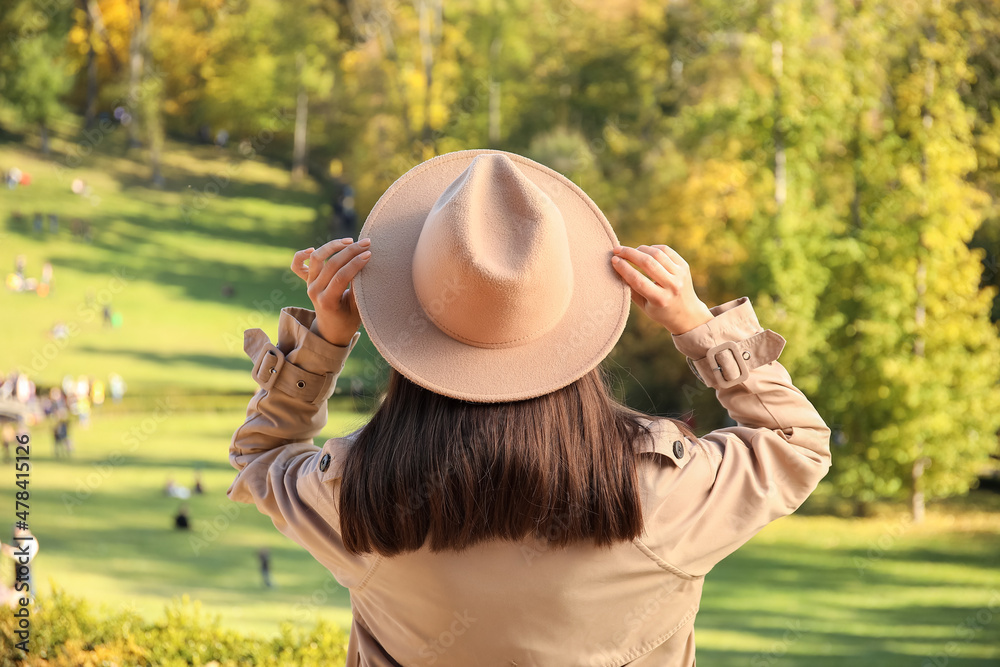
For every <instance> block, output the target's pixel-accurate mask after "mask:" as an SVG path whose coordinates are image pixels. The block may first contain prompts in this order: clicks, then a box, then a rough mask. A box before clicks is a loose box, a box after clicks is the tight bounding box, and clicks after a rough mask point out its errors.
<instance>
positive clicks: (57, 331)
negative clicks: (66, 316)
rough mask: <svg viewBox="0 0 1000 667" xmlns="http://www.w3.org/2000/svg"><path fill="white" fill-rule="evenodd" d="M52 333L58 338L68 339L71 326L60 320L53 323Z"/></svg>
mask: <svg viewBox="0 0 1000 667" xmlns="http://www.w3.org/2000/svg"><path fill="white" fill-rule="evenodd" d="M50 333H51V334H52V337H53V338H54V339H56V340H66V339H67V338H69V327H67V326H66V323H65V322H62V321H59V322H56V323H55V324H53V325H52V331H51V332H50Z"/></svg>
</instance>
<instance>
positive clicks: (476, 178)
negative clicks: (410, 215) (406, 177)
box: [413, 153, 573, 348]
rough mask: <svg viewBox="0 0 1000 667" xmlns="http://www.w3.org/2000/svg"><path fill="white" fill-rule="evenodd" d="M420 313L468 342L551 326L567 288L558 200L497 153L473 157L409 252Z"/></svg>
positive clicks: (506, 341)
mask: <svg viewBox="0 0 1000 667" xmlns="http://www.w3.org/2000/svg"><path fill="white" fill-rule="evenodd" d="M413 286H414V289H415V291H416V295H417V299H418V301H419V303H420V305H421V307H422V308H423V310H424V312H425V313H426V314H427V316H428V318H430V320H431V321H432V322H434V324H435V325H437V327H438V328H439V329H441V331H443V332H444V333H446V334H447V335H448V336H450V337H451V338H454V339H455V340H458V341H461V342H463V343H466V344H468V345H473V346H476V347H488V348H490V347H492V348H500V347H516V346H518V345H522V344H525V343H527V342H529V341H531V340H533V339H535V338H537V337H538V336H541V335H542V334H544V333H546V332H547V331H549V330H551V329H552V328H553V327H554V326H555V325H556V324H557V323H558V322H559V321H560V320H561V319H562V317H563V315H564V314H565V313H566V310H567V308H568V306H569V303H570V300H571V297H572V293H573V266H572V262H571V258H570V252H569V241H568V237H567V234H566V224H565V221H564V220H563V217H562V214H561V213H560V211H559V208H558V207H557V206H556V205H555V203H553V201H552V200H551V199H550V198H549V197H548V195H546V194H545V192H543V191H542V190H541V188H539V187H538V186H537V185H535V184H534V183H533V182H532V181H531V180H530V179H528V178H527V177H526V176H525V175H524V174H523V173H521V170H520V169H518V167H517V165H515V164H514V162H513V161H512V160H511V159H510V158H508V157H507V156H506V155H504V154H498V153H487V154H482V155H479V156H477V157H476V158H475V159H474V160H473V161H472V163H471V164H470V165H469V166H468V168H466V170H465V171H464V172H462V173H461V175H459V177H458V178H456V179H455V180H454V181H453V182H452V183H451V184H450V185H449V186H448V187H447V188H446V189H445V190H444V192H443V193H442V194H441V196H440V197H439V198H438V199H437V201H436V202H435V204H434V206H433V207H432V208H431V210H430V212H429V213H428V215H427V218H426V220H425V221H424V225H423V228H422V229H421V231H420V237H419V239H418V240H417V245H416V248H415V249H414V254H413Z"/></svg>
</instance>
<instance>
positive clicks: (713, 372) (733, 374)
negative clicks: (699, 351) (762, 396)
mask: <svg viewBox="0 0 1000 667" xmlns="http://www.w3.org/2000/svg"><path fill="white" fill-rule="evenodd" d="M784 346H785V339H784V338H782V337H781V336H779V335H778V334H776V333H774V332H773V331H771V330H769V329H768V330H766V331H761V332H760V333H758V334H756V335H754V336H751V337H750V338H747V339H745V340H741V341H725V342H722V343H719V344H718V345H716V346H715V347H713V348H711V349H710V350H708V352H707V353H706V354H705V356H704V358H702V359H696V360H691V359H688V366H690V367H691V370H692V371H694V374H695V375H696V376H697V377H698V379H699V380H701V381H702V383H704V384H705V385H706V386H708V387H713V388H716V389H727V388H729V387H733V386H735V385H738V384H740V383H741V382H746V380H747V378H749V377H750V371H752V370H753V369H755V368H758V367H760V366H763V365H765V364H769V363H771V362H772V361H774V360H775V359H777V358H778V355H779V354H781V350H782V349H783V348H784ZM725 352H728V353H729V354H728V355H727V354H723V353H725ZM727 376H728V377H727Z"/></svg>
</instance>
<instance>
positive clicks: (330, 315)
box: [292, 239, 372, 347]
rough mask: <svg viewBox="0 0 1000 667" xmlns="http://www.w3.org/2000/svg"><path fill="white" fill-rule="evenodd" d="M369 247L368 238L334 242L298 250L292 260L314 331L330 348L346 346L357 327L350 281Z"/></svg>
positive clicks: (366, 257)
mask: <svg viewBox="0 0 1000 667" xmlns="http://www.w3.org/2000/svg"><path fill="white" fill-rule="evenodd" d="M370 247H371V240H370V239H361V240H359V241H357V242H353V239H338V240H335V241H330V242H329V243H327V244H325V245H323V246H320V247H319V248H317V249H313V248H306V249H305V250H300V251H298V252H297V253H295V256H294V257H293V258H292V271H293V272H294V273H295V275H297V276H298V277H299V278H302V280H304V281H305V282H306V285H308V287H307V288H306V293H307V294H308V295H309V300H310V301H312V302H313V307H314V308H315V309H316V323H315V326H316V330H317V332H318V333H319V335H320V336H322V337H323V338H324V339H326V340H327V341H328V342H330V343H333V344H334V345H339V346H341V347H346V346H347V345H349V344H350V342H351V338H352V337H353V336H354V332H356V331H357V330H358V326H360V324H361V315H360V314H359V313H358V304H357V303H356V302H355V301H354V290H353V288H352V287H351V281H353V280H354V277H355V276H356V275H358V272H359V271H361V269H362V268H364V266H365V264H367V263H368V260H369V259H370V258H371V255H372V253H371V250H369V248H370Z"/></svg>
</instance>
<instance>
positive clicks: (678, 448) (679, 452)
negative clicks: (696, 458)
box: [674, 440, 684, 459]
mask: <svg viewBox="0 0 1000 667" xmlns="http://www.w3.org/2000/svg"><path fill="white" fill-rule="evenodd" d="M674 456H676V457H677V458H679V459H682V458H684V445H682V444H681V441H680V440H674Z"/></svg>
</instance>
